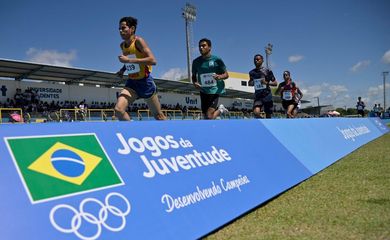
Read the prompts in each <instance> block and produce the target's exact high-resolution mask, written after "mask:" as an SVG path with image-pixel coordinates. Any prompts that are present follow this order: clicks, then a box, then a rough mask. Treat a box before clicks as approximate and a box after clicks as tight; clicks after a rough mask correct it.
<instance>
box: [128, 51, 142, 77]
mask: <svg viewBox="0 0 390 240" xmlns="http://www.w3.org/2000/svg"><path fill="white" fill-rule="evenodd" d="M127 57H128V58H136V56H135V54H131V55H127ZM125 66H126V71H127V74H134V73H138V72H139V70H140V68H139V64H138V63H125Z"/></svg>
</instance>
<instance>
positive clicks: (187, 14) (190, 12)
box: [182, 3, 196, 82]
mask: <svg viewBox="0 0 390 240" xmlns="http://www.w3.org/2000/svg"><path fill="white" fill-rule="evenodd" d="M182 16H183V18H184V20H185V24H186V47H187V71H188V81H189V82H192V81H191V60H192V59H191V44H190V42H191V36H190V33H192V28H191V23H192V22H194V21H195V20H196V7H195V6H193V5H191V4H189V3H186V6H185V7H184V8H183V13H182Z"/></svg>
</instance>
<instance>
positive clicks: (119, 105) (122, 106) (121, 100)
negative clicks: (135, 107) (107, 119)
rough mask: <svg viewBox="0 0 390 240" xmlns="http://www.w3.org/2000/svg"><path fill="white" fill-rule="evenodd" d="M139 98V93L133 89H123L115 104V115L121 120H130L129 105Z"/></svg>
mask: <svg viewBox="0 0 390 240" xmlns="http://www.w3.org/2000/svg"><path fill="white" fill-rule="evenodd" d="M136 99H137V94H136V92H135V91H134V90H132V89H122V91H121V93H120V94H119V97H118V100H117V102H116V105H115V116H116V117H117V118H118V120H119V121H130V119H131V118H130V115H129V114H128V113H127V111H126V110H127V107H128V106H129V104H131V103H133V102H134V101H135V100H136Z"/></svg>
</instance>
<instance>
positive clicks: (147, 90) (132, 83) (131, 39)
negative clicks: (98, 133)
mask: <svg viewBox="0 0 390 240" xmlns="http://www.w3.org/2000/svg"><path fill="white" fill-rule="evenodd" d="M137 22H138V21H137V19H135V18H133V17H123V18H121V19H120V21H119V33H120V35H121V37H122V39H123V42H122V43H121V44H120V47H121V50H122V54H121V55H120V56H119V61H120V62H121V63H123V64H124V67H123V68H122V69H121V70H119V72H118V74H119V75H121V76H123V74H125V73H126V74H127V75H128V79H127V81H126V85H125V87H124V88H123V89H122V91H121V93H120V95H119V97H118V100H117V103H116V106H115V114H116V116H117V117H118V119H119V120H121V121H126V120H127V121H129V120H130V115H129V114H128V113H127V112H126V109H127V107H128V106H129V104H132V103H133V102H134V101H135V100H137V99H138V98H143V99H144V100H145V102H146V103H147V104H148V107H149V109H150V111H151V112H152V114H153V116H154V118H155V119H156V120H165V119H166V117H165V115H164V114H163V112H162V111H161V104H160V101H159V100H158V96H157V87H156V84H155V83H154V81H153V78H152V76H151V75H150V73H151V71H152V65H156V63H157V62H156V59H155V57H154V55H153V52H152V50H150V48H149V46H148V45H147V43H146V42H145V40H144V39H143V38H141V37H140V36H136V35H135V32H136V30H137Z"/></svg>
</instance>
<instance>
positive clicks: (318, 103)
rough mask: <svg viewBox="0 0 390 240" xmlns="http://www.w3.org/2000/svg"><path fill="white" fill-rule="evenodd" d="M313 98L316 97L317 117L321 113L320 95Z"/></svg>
mask: <svg viewBox="0 0 390 240" xmlns="http://www.w3.org/2000/svg"><path fill="white" fill-rule="evenodd" d="M314 98H317V107H318V117H319V116H320V115H321V108H320V97H314Z"/></svg>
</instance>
